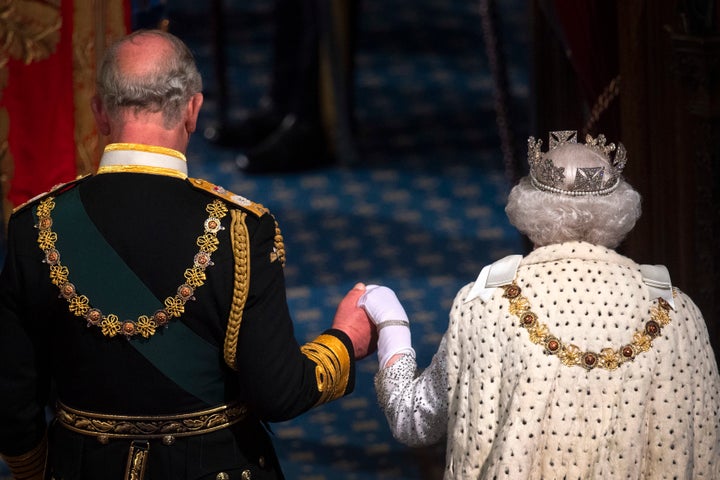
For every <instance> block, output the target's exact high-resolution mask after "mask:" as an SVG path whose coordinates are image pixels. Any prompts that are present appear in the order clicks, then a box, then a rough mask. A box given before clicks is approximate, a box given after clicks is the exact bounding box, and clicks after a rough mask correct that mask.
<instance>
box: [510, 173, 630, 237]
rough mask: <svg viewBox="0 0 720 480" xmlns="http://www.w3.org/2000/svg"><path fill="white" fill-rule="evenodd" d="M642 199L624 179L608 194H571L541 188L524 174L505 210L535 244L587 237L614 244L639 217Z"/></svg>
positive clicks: (518, 227)
mask: <svg viewBox="0 0 720 480" xmlns="http://www.w3.org/2000/svg"><path fill="white" fill-rule="evenodd" d="M640 203H641V198H640V194H639V193H638V192H637V191H635V190H634V189H633V188H632V186H630V184H629V183H627V182H626V181H625V180H622V179H621V180H620V183H619V185H618V186H617V188H616V189H615V190H614V191H613V192H612V193H610V194H607V195H584V196H570V195H563V194H558V193H551V192H545V191H541V190H538V189H537V188H535V187H534V186H533V185H532V183H531V182H530V178H529V177H524V178H522V179H521V180H520V182H519V183H518V184H517V185H516V186H515V187H513V189H512V190H511V191H510V195H509V197H508V202H507V205H506V207H505V213H506V214H507V216H508V218H509V219H510V223H512V224H513V225H514V226H515V228H517V229H518V230H519V231H520V232H522V233H523V234H525V235H527V237H528V238H529V239H530V241H531V242H532V243H533V245H535V246H536V247H541V246H545V245H550V244H554V243H562V242H570V241H584V242H589V243H592V244H595V245H602V246H605V247H608V248H615V247H617V246H618V245H619V244H620V242H622V241H623V240H624V239H625V237H626V235H627V234H628V233H629V232H630V231H631V230H632V229H633V227H634V226H635V222H637V220H638V218H640V214H641V211H642V210H641V206H640Z"/></svg>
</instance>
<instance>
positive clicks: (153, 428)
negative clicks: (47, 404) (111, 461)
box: [56, 402, 247, 444]
mask: <svg viewBox="0 0 720 480" xmlns="http://www.w3.org/2000/svg"><path fill="white" fill-rule="evenodd" d="M246 416H247V408H246V407H245V406H244V405H240V404H229V405H221V406H219V407H214V408H210V409H208V410H202V411H199V412H192V413H183V414H175V415H108V414H102V413H94V412H84V411H81V410H77V409H74V408H71V407H68V406H67V405H63V404H62V403H60V402H58V404H57V412H56V418H57V420H58V421H59V422H60V424H61V425H62V426H63V427H65V428H67V429H69V430H72V431H73V432H77V433H81V434H83V435H90V436H93V437H97V438H98V441H99V442H100V443H107V442H108V441H109V440H110V439H113V438H125V439H140V440H148V439H153V438H162V439H163V442H164V443H166V444H171V443H173V442H174V440H171V439H174V437H188V436H191V435H201V434H203V433H209V432H214V431H215V430H220V429H221V428H226V427H229V426H231V425H233V424H235V423H237V422H239V421H240V420H242V419H244V418H245V417H246ZM168 442H169V443H168Z"/></svg>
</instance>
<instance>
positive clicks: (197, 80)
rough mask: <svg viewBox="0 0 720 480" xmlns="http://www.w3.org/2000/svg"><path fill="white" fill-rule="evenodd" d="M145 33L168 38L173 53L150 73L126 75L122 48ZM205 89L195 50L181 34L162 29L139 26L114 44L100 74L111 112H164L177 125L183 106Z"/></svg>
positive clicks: (99, 85) (103, 98) (99, 83)
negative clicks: (120, 54) (122, 67)
mask: <svg viewBox="0 0 720 480" xmlns="http://www.w3.org/2000/svg"><path fill="white" fill-rule="evenodd" d="M143 35H156V36H158V37H161V38H164V39H165V40H167V42H168V43H169V45H170V52H171V53H170V54H169V55H167V56H166V57H165V58H163V59H162V60H161V61H160V62H157V63H156V64H155V65H154V68H149V69H148V72H147V74H146V75H142V76H138V75H125V74H124V73H123V72H122V71H121V70H120V68H119V65H118V58H117V56H118V50H119V49H120V47H121V46H122V45H123V44H125V43H127V42H133V41H134V39H135V38H136V37H138V36H143ZM201 91H202V78H201V76H200V72H199V71H198V69H197V66H196V65H195V59H194V58H193V55H192V52H190V49H189V48H188V47H187V45H185V44H184V43H183V42H182V41H181V40H180V39H179V38H177V37H176V36H174V35H172V34H170V33H167V32H163V31H161V30H137V31H135V32H133V33H131V34H130V35H128V36H126V37H124V38H123V39H121V40H120V41H118V42H116V43H114V44H113V45H111V46H110V47H109V48H108V49H107V51H106V52H105V56H104V58H103V60H102V62H101V64H100V68H99V69H98V74H97V92H98V95H99V97H100V99H101V101H102V103H103V105H104V106H105V108H106V109H107V111H108V114H109V115H111V116H116V115H118V113H119V112H120V110H121V109H124V108H132V109H133V110H134V111H135V112H136V113H137V112H142V111H147V112H152V113H157V112H163V119H164V123H165V126H166V127H172V126H174V125H177V123H178V122H179V121H180V120H181V118H182V109H183V108H184V107H185V105H186V104H187V102H188V101H189V100H190V98H192V96H193V95H195V94H196V93H199V92H201Z"/></svg>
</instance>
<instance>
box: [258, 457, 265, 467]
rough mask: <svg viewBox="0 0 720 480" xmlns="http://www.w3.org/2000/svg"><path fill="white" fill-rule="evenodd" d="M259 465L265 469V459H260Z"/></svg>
mask: <svg viewBox="0 0 720 480" xmlns="http://www.w3.org/2000/svg"><path fill="white" fill-rule="evenodd" d="M258 465H260V468H265V457H263V456H261V457H260V458H258Z"/></svg>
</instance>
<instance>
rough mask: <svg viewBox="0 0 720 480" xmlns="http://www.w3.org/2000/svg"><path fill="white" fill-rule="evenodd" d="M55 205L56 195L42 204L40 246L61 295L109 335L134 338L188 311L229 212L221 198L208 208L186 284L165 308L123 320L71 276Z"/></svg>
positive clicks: (89, 322)
mask: <svg viewBox="0 0 720 480" xmlns="http://www.w3.org/2000/svg"><path fill="white" fill-rule="evenodd" d="M54 208H55V201H54V197H48V198H46V199H45V200H43V201H42V202H40V204H39V205H38V209H37V215H38V224H37V225H36V227H37V228H38V240H37V241H38V245H39V246H40V249H41V250H42V251H43V252H44V253H45V259H44V260H43V262H44V263H47V264H48V265H49V266H50V281H51V282H52V283H53V285H57V287H58V288H59V289H60V295H61V296H62V297H63V298H65V300H67V301H68V304H69V305H68V308H69V309H70V312H72V313H73V314H75V316H78V317H83V318H85V320H87V324H88V326H90V325H94V326H96V327H99V328H100V329H101V330H102V334H103V335H105V336H106V337H114V336H115V335H117V334H118V333H122V334H123V335H125V337H126V338H128V339H130V337H133V336H135V335H138V334H139V335H141V336H142V337H144V338H149V337H151V336H152V335H154V334H155V330H156V329H157V328H158V327H163V326H166V325H167V323H168V322H169V321H170V320H171V319H173V318H176V317H179V316H180V315H182V314H183V313H184V312H185V303H186V302H187V301H188V300H194V299H195V297H193V294H194V292H195V289H196V288H198V287H200V286H202V285H203V284H204V283H205V278H206V277H205V269H206V268H207V267H210V266H212V265H213V262H212V260H211V255H212V253H213V252H214V251H215V250H217V248H218V244H219V241H218V239H217V233H218V232H219V231H220V230H224V229H225V227H223V226H222V224H221V222H220V221H221V219H222V218H223V217H224V216H225V215H226V214H227V211H228V208H227V206H226V205H225V204H224V203H223V202H222V201H220V200H213V202H212V203H210V204H208V205H207V206H206V207H205V211H206V212H208V218H207V219H206V220H205V223H204V232H203V233H202V234H201V235H200V236H199V237H198V238H197V241H196V243H197V246H198V247H199V251H198V253H197V254H196V255H195V258H194V259H193V265H192V267H189V268H187V269H186V270H185V274H184V276H185V283H183V284H181V285H180V286H179V287H178V289H177V293H176V294H175V295H174V296H171V297H167V298H166V299H165V302H164V305H165V307H164V308H162V309H160V310H157V311H156V312H155V313H153V314H152V315H141V316H139V317H138V318H137V320H134V321H133V320H123V321H120V319H119V318H118V316H117V315H115V314H113V313H109V314H107V315H105V314H104V313H103V312H102V311H101V310H99V309H98V308H94V307H92V306H91V303H90V299H88V297H86V296H85V295H79V294H78V293H77V291H76V290H75V285H73V284H72V283H71V282H70V280H69V278H70V272H69V271H68V268H67V267H66V266H64V265H62V264H61V263H60V252H59V251H58V250H57V249H56V248H55V242H56V241H57V233H56V232H53V231H52V222H53V221H52V218H51V217H50V214H51V213H52V211H53V209H54Z"/></svg>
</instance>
